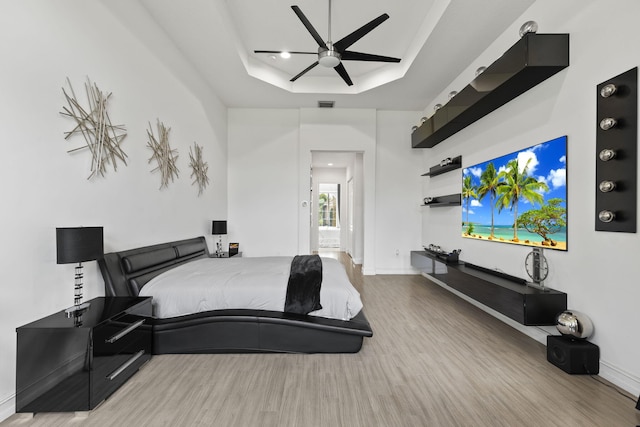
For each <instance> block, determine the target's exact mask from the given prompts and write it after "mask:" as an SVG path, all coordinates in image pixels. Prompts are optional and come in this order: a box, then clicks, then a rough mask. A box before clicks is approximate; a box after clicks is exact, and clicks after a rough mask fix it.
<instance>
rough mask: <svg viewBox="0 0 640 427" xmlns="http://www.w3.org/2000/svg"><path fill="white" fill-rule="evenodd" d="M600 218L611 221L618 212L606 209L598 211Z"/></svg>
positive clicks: (603, 220)
mask: <svg viewBox="0 0 640 427" xmlns="http://www.w3.org/2000/svg"><path fill="white" fill-rule="evenodd" d="M598 219H599V220H600V221H602V222H611V221H613V220H614V219H616V214H615V213H613V212H611V211H609V210H606V209H605V210H603V211H600V212H599V213H598Z"/></svg>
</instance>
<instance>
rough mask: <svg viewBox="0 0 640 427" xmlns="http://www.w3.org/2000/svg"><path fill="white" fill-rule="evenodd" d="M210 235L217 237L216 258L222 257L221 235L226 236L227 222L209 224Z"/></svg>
mask: <svg viewBox="0 0 640 427" xmlns="http://www.w3.org/2000/svg"><path fill="white" fill-rule="evenodd" d="M211 234H213V235H217V236H218V242H217V243H216V256H217V257H218V258H221V257H222V235H223V234H227V221H212V222H211Z"/></svg>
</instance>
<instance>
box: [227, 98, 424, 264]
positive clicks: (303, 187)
mask: <svg viewBox="0 0 640 427" xmlns="http://www.w3.org/2000/svg"><path fill="white" fill-rule="evenodd" d="M418 114H419V113H418V112H376V111H375V110H357V109H353V110H351V109H349V110H347V109H301V110H299V111H298V110H262V109H258V110H254V109H230V110H229V229H230V234H233V235H235V236H237V238H235V237H234V238H235V240H237V241H239V242H240V244H241V248H243V251H246V252H245V254H250V255H258V254H259V255H275V254H289V255H293V254H296V253H305V252H308V251H309V250H310V248H311V242H310V217H309V215H310V211H309V209H310V207H309V206H308V205H307V206H306V207H305V206H303V204H302V202H303V201H309V198H310V197H311V195H310V191H309V190H310V166H311V155H312V151H353V152H357V153H358V156H357V157H361V161H356V162H355V164H354V165H353V167H352V168H348V170H347V180H348V179H349V178H350V177H354V179H355V180H356V183H355V187H356V192H357V194H358V197H357V199H356V201H355V202H356V203H355V204H356V206H355V209H354V211H355V213H356V216H358V217H360V218H361V220H358V221H356V224H357V225H358V229H356V230H355V237H356V241H355V242H354V243H355V247H354V253H353V254H352V256H353V259H354V261H355V262H357V263H362V264H363V271H364V273H365V274H376V273H409V272H413V270H412V269H411V266H410V259H409V252H410V251H411V250H413V249H416V248H419V247H420V233H419V231H418V230H419V227H420V210H419V209H420V208H419V207H418V205H419V202H420V200H421V194H420V167H421V165H420V160H421V154H422V153H421V150H413V149H411V143H410V130H411V126H412V125H413V124H414V122H415V116H416V115H418ZM296 174H297V175H296ZM296 186H297V187H296ZM294 187H296V188H297V190H296V191H297V193H296V194H297V195H296V194H294V193H295V191H294ZM276 188H277V189H279V191H280V194H278V195H273V194H271V193H273V189H276ZM345 203H346V200H345ZM378 215H380V218H381V219H379V220H378V219H377V216H378ZM294 225H295V226H297V227H298V229H297V233H294V232H293V231H292V229H293V227H294ZM234 227H235V228H234ZM296 239H297V240H296ZM296 241H297V242H299V243H298V244H296V243H295V242H296ZM396 250H397V251H398V255H396ZM378 263H380V266H378V265H377V264H378Z"/></svg>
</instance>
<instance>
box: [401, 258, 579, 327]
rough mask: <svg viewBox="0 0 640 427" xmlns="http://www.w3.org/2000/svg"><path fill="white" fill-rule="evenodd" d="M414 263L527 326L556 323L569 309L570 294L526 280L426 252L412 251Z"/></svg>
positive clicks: (456, 288)
mask: <svg viewBox="0 0 640 427" xmlns="http://www.w3.org/2000/svg"><path fill="white" fill-rule="evenodd" d="M411 265H412V266H413V267H414V268H417V269H418V270H420V271H421V272H423V273H425V274H427V275H428V276H430V277H432V278H434V279H436V280H438V281H440V282H442V283H444V284H445V285H447V286H448V287H450V288H452V289H455V290H457V291H458V292H461V293H463V294H465V295H467V296H468V297H470V298H472V299H474V300H476V301H478V302H479V303H481V304H483V305H485V306H487V307H489V308H492V309H493V310H495V311H497V312H499V313H502V314H504V315H505V316H507V317H508V318H510V319H513V320H515V321H516V322H518V323H521V324H523V325H526V326H551V325H555V321H556V316H557V315H558V314H559V313H560V312H562V311H564V310H566V309H567V294H566V293H564V292H560V291H556V290H554V289H549V288H546V289H544V290H542V289H540V288H537V287H533V286H528V285H526V282H525V281H524V280H523V279H519V278H516V277H510V276H508V275H505V274H502V273H499V272H497V271H496V272H488V271H487V270H486V269H478V268H472V267H471V266H467V265H465V264H464V263H463V262H453V263H446V262H443V261H442V260H440V259H438V258H437V257H435V256H433V255H431V254H429V253H427V252H426V251H411Z"/></svg>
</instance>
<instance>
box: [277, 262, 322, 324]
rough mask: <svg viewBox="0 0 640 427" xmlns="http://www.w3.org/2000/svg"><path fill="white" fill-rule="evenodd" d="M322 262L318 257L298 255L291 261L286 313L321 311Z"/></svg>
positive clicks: (285, 302)
mask: <svg viewBox="0 0 640 427" xmlns="http://www.w3.org/2000/svg"><path fill="white" fill-rule="evenodd" d="M321 284H322V260H321V259H320V257H319V256H318V255H296V256H295V257H293V261H291V272H290V273H289V283H288V284H287V298H286V299H285V301H284V311H285V313H296V314H309V313H310V312H312V311H316V310H320V309H321V308H322V306H321V305H320V285H321Z"/></svg>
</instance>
